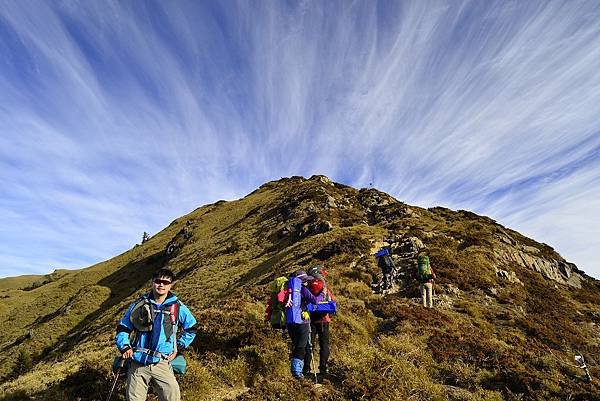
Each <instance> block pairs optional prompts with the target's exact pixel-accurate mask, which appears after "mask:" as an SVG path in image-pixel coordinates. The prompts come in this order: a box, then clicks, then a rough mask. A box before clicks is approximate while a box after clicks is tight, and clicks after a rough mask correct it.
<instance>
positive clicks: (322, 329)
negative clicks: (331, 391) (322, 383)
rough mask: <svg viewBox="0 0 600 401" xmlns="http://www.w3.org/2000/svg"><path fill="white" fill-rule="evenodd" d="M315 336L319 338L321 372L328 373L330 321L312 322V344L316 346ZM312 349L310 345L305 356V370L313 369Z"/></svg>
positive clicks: (306, 371)
mask: <svg viewBox="0 0 600 401" xmlns="http://www.w3.org/2000/svg"><path fill="white" fill-rule="evenodd" d="M315 337H318V340H319V372H320V373H327V361H329V323H326V322H320V323H311V324H310V339H311V341H310V344H312V345H311V346H312V347H314V346H315ZM311 362H312V349H311V348H310V346H309V349H307V352H306V357H305V358H304V372H305V373H308V372H310V371H311V369H312V368H311V366H310V364H311Z"/></svg>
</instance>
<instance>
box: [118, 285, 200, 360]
mask: <svg viewBox="0 0 600 401" xmlns="http://www.w3.org/2000/svg"><path fill="white" fill-rule="evenodd" d="M139 302H149V304H150V305H151V307H152V308H153V309H154V321H153V323H152V329H151V330H150V331H138V330H136V329H135V328H134V326H133V324H132V323H131V319H130V316H131V312H132V310H133V309H134V307H135V306H136V305H137V304H138V303H139ZM174 304H176V310H177V319H176V322H175V324H174V325H173V324H171V318H170V316H169V310H170V308H171V307H172V305H174ZM179 327H181V328H182V330H183V331H182V333H181V335H180V336H179V338H177V329H178V328H179ZM133 331H135V333H134V336H133V343H131V344H130V335H131V333H132V332H133ZM195 337H196V318H195V317H194V316H193V315H192V313H191V312H190V310H189V309H188V307H187V306H185V305H184V304H183V303H182V302H181V301H179V300H178V299H177V296H176V295H174V294H173V293H171V292H169V293H168V294H167V298H166V299H165V301H164V302H163V303H162V304H160V305H157V304H156V301H155V300H154V299H153V297H152V292H150V293H148V294H145V295H143V296H142V297H141V298H139V299H138V300H137V301H135V302H134V303H133V304H131V306H130V307H129V309H128V310H127V313H125V316H124V317H123V319H121V321H120V322H119V325H118V326H117V334H116V336H115V342H116V344H117V348H118V349H119V352H121V353H123V352H125V351H127V350H128V349H130V348H133V360H134V361H136V362H138V363H140V364H142V365H151V364H155V363H158V362H160V360H161V359H165V358H166V357H167V356H168V355H170V354H172V353H173V351H174V350H175V344H176V346H177V351H179V350H183V349H185V348H186V347H188V346H189V345H190V344H191V343H192V341H193V340H194V338H195ZM175 341H176V343H175Z"/></svg>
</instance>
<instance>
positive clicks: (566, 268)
mask: <svg viewBox="0 0 600 401" xmlns="http://www.w3.org/2000/svg"><path fill="white" fill-rule="evenodd" d="M521 249H523V250H521ZM521 249H515V248H508V247H506V248H504V249H502V250H500V251H497V255H498V256H499V257H500V258H501V259H503V260H504V261H505V262H507V263H509V264H510V263H516V264H518V265H520V266H522V267H525V268H527V269H529V270H533V271H535V272H538V273H540V274H542V275H543V276H544V277H546V278H547V279H550V280H554V281H556V282H558V283H561V284H565V285H570V286H573V287H576V288H581V281H582V280H584V278H583V276H582V275H581V274H580V273H579V270H578V269H577V267H576V266H575V265H574V264H572V263H568V262H565V261H564V260H555V259H550V260H548V259H545V258H542V257H540V256H537V255H532V254H531V253H530V252H535V253H538V252H539V250H538V249H537V248H534V247H521ZM525 250H526V251H528V252H526V251H525ZM501 272H502V271H501ZM496 274H497V275H499V276H501V274H502V273H500V274H499V273H498V271H497V272H496ZM507 274H508V275H509V276H510V273H508V272H507ZM512 274H514V273H512ZM515 277H516V276H515Z"/></svg>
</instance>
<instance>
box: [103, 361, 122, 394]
mask: <svg viewBox="0 0 600 401" xmlns="http://www.w3.org/2000/svg"><path fill="white" fill-rule="evenodd" d="M124 365H125V359H123V358H121V363H120V364H119V369H117V372H116V373H115V380H114V381H113V384H112V387H111V388H110V392H109V393H108V397H106V401H110V397H111V396H112V393H113V391H114V390H115V387H116V385H117V380H119V374H120V373H121V369H123V366H124Z"/></svg>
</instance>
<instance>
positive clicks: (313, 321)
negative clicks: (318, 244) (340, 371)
mask: <svg viewBox="0 0 600 401" xmlns="http://www.w3.org/2000/svg"><path fill="white" fill-rule="evenodd" d="M309 271H311V270H309ZM321 271H322V270H321V269H320V270H319V272H318V273H319V276H321V277H324V275H323V274H322V273H321ZM311 273H314V272H311ZM308 289H309V291H310V292H311V293H312V294H313V295H315V296H316V297H317V299H318V302H319V304H320V303H327V302H329V301H334V300H335V298H334V296H333V293H332V292H331V290H330V289H329V287H328V286H327V284H326V283H325V281H324V280H322V279H318V278H315V279H314V280H311V281H309V282H308ZM330 322H331V315H330V314H329V313H324V312H311V313H310V343H309V349H307V351H306V356H305V358H304V375H305V376H307V375H309V374H310V373H311V369H312V367H311V362H312V358H313V348H314V346H315V340H316V338H317V337H318V340H319V374H320V375H321V376H325V375H327V373H328V372H327V362H328V361H329V323H330Z"/></svg>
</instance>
